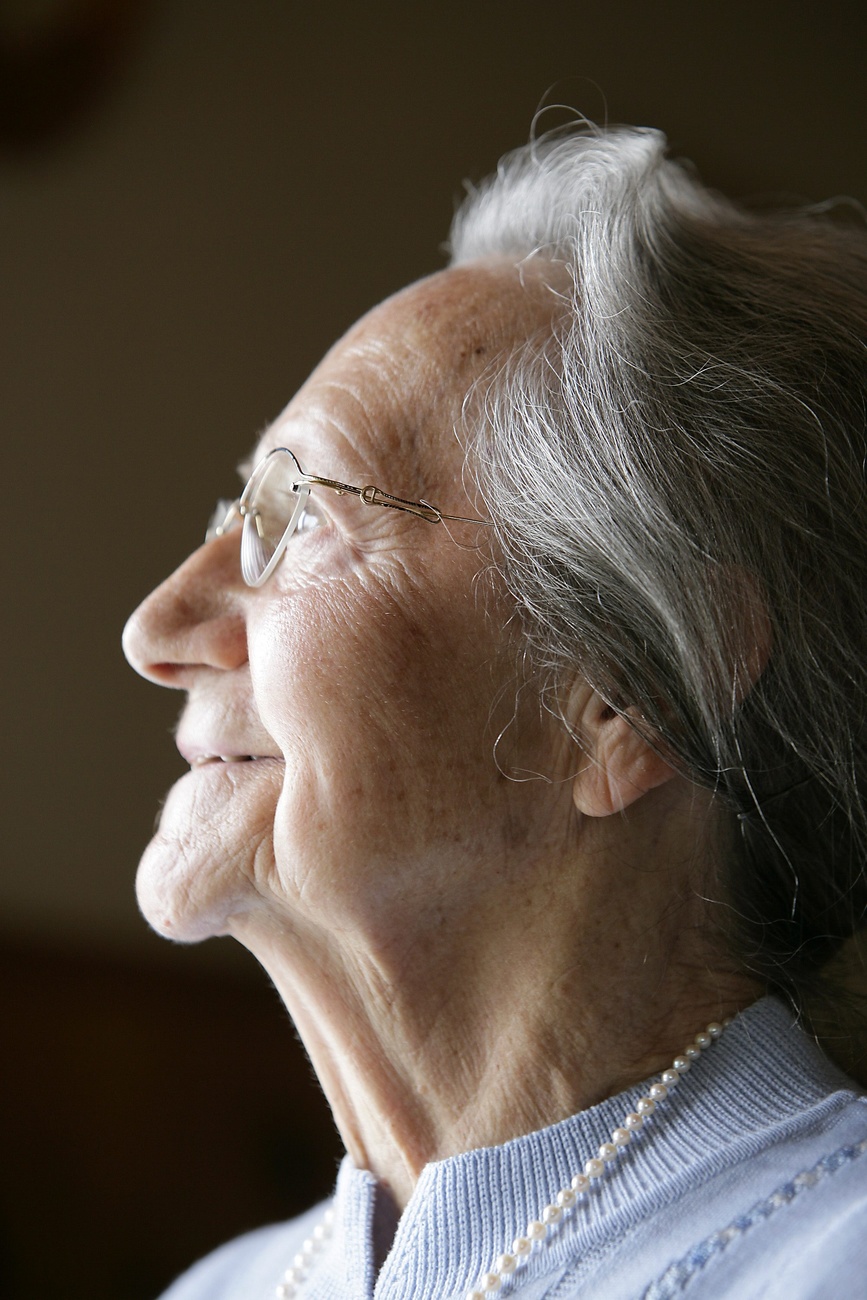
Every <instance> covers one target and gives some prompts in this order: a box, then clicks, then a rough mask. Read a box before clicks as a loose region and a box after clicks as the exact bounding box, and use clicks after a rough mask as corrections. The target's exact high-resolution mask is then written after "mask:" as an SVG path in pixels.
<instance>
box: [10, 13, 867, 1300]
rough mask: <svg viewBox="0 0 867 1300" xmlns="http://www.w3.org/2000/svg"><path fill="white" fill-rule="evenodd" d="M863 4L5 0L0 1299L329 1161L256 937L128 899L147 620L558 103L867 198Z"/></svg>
mask: <svg viewBox="0 0 867 1300" xmlns="http://www.w3.org/2000/svg"><path fill="white" fill-rule="evenodd" d="M865 13H867V8H865V6H864V5H863V4H862V3H860V2H859V3H856V2H855V0H852V3H843V2H840V0H837V2H836V3H835V2H834V0H826V2H825V3H823V4H821V5H820V4H818V3H815V4H798V3H796V2H792V3H764V4H763V3H761V0H756V2H754V3H743V2H741V0H732V2H730V3H727V4H726V5H719V4H714V5H710V4H696V3H695V0H690V2H689V3H675V4H668V5H648V4H647V3H646V0H624V3H621V4H618V5H614V4H609V5H604V6H603V5H599V4H595V5H593V4H581V5H579V4H575V3H572V4H558V3H551V0H536V2H535V3H533V4H520V3H514V2H511V0H500V2H499V3H496V4H494V3H477V4H472V3H457V2H456V0H455V2H452V0H449V2H446V3H435V4H430V5H413V4H411V3H409V0H403V3H401V4H397V3H377V0H370V2H369V3H365V4H364V5H361V4H357V3H350V2H349V0H336V2H334V3H331V4H315V3H310V0H308V2H307V3H305V4H300V3H290V2H289V0H282V2H281V0H172V2H168V0H163V2H162V3H147V2H146V0H126V2H124V0H77V2H76V0H0V332H2V333H0V338H2V364H0V422H2V423H0V427H2V436H3V450H4V457H5V459H4V482H5V492H4V496H5V523H6V527H5V538H6V547H5V560H4V563H3V582H4V590H3V636H2V648H3V654H4V660H5V661H4V665H3V674H4V681H5V683H6V686H7V690H6V692H5V696H6V717H5V720H4V723H3V740H4V745H5V761H4V770H3V777H2V784H0V790H2V798H3V800H4V805H5V806H4V819H3V827H4V836H3V838H4V855H3V864H2V873H0V902H2V922H0V989H2V995H3V1003H4V1016H3V1025H2V1034H0V1102H2V1105H0V1170H2V1191H0V1295H2V1297H3V1298H4V1300H25V1298H26V1300H37V1298H38V1300H42V1297H45V1296H47V1295H54V1294H57V1295H61V1294H62V1295H63V1296H64V1297H65V1300H79V1298H81V1300H84V1297H87V1300H102V1298H103V1297H104V1298H105V1300H148V1298H149V1297H152V1296H154V1295H155V1294H156V1293H157V1292H158V1291H159V1290H160V1288H161V1287H162V1286H163V1285H165V1283H167V1282H168V1280H169V1279H170V1278H171V1276H172V1275H173V1273H174V1272H175V1271H176V1270H178V1269H180V1268H181V1267H182V1266H183V1265H184V1264H185V1263H187V1262H188V1261H189V1260H190V1259H192V1258H193V1257H194V1256H195V1255H197V1254H199V1253H201V1252H203V1251H205V1250H207V1249H208V1248H210V1247H212V1246H214V1245H216V1244H217V1242H218V1241H219V1240H221V1239H224V1238H225V1237H226V1236H228V1235H230V1234H231V1233H233V1232H236V1231H240V1230H242V1229H244V1228H246V1227H250V1226H252V1225H254V1224H256V1223H258V1222H262V1221H264V1220H267V1219H268V1218H276V1217H282V1216H285V1215H287V1214H289V1213H292V1212H294V1211H295V1210H297V1209H299V1208H301V1207H302V1206H303V1205H304V1204H306V1203H307V1202H309V1200H311V1199H312V1198H313V1197H315V1196H318V1195H319V1194H321V1193H323V1192H324V1191H325V1190H327V1188H328V1186H329V1185H330V1182H331V1179H332V1177H333V1172H334V1161H335V1158H336V1153H337V1144H336V1141H335V1139H334V1135H333V1132H332V1130H331V1127H330V1123H329V1121H328V1118H327V1116H326V1115H325V1113H324V1110H323V1107H322V1103H321V1101H320V1099H319V1097H318V1093H317V1091H316V1088H315V1085H314V1084H313V1083H312V1082H311V1079H310V1074H309V1068H308V1066H307V1064H306V1062H305V1060H304V1058H303V1054H302V1053H301V1051H300V1048H299V1047H298V1045H297V1043H296V1042H295V1040H294V1036H293V1033H292V1030H291V1027H290V1026H289V1025H288V1022H287V1021H286V1018H285V1016H284V1014H283V1012H282V1011H281V1009H280V1007H279V1005H278V1002H277V998H276V995H275V994H274V993H273V991H272V990H271V989H270V987H269V986H268V984H267V981H266V980H265V978H264V976H263V975H262V974H261V973H259V972H258V971H257V969H256V967H255V964H254V963H253V961H252V959H251V958H249V957H248V956H246V954H241V953H240V952H237V953H236V952H235V951H234V950H233V949H232V947H231V946H230V944H229V943H228V942H223V943H216V942H215V943H210V944H205V945H203V946H202V947H200V948H195V949H189V950H187V949H181V948H173V947H171V946H170V945H169V944H167V943H165V942H164V941H162V940H159V939H157V938H156V937H155V936H152V935H150V934H149V933H148V931H147V930H146V928H145V926H144V923H143V922H142V921H141V920H140V918H139V917H138V915H137V913H136V909H135V904H134V900H133V893H132V881H133V874H134V869H135V864H136V861H137V857H138V854H139V852H140V850H141V848H142V846H143V845H144V843H145V842H146V840H147V838H148V836H149V833H150V828H151V825H152V820H153V817H154V813H155V810H156V808H157V804H158V801H159V799H160V797H161V795H162V794H163V793H164V792H165V790H166V789H167V787H168V786H169V784H170V783H171V782H172V780H173V779H174V778H175V776H176V775H177V774H179V772H180V771H181V770H182V764H181V762H180V760H179V759H178V757H177V755H176V753H175V751H174V747H173V744H172V742H171V739H170V737H169V728H170V726H171V724H172V722H173V720H174V718H175V715H176V711H177V708H178V703H179V701H178V699H177V698H176V697H173V696H171V695H170V694H169V693H167V692H160V691H159V690H157V689H156V688H155V687H150V686H147V685H146V684H144V683H142V682H139V681H138V680H136V679H135V678H134V677H133V675H132V673H131V672H130V671H129V670H128V669H127V668H126V667H125V665H124V663H123V660H122V657H121V654H120V645H119V637H120V630H121V627H122V624H123V621H124V619H125V617H126V615H127V614H128V613H129V611H130V610H131V609H132V607H133V606H134V605H135V604H136V603H137V602H138V600H139V599H140V598H141V597H142V596H143V595H144V594H145V593H146V592H147V591H148V590H149V589H150V588H151V587H152V586H153V585H154V584H155V583H156V582H157V580H158V579H160V578H161V577H162V576H163V575H164V574H165V573H166V572H167V571H168V570H169V569H170V568H171V567H173V565H174V564H175V563H176V562H177V561H178V560H179V559H180V558H181V557H182V556H183V555H184V554H185V553H186V552H187V551H188V550H189V549H190V548H191V547H192V546H194V545H195V544H197V543H198V541H199V540H200V537H201V533H202V529H203V527H204V523H205V521H206V518H207V515H208V512H209V509H210V507H211V504H212V502H213V499H214V498H215V497H216V496H218V495H226V494H230V493H232V492H233V491H234V490H235V489H234V482H235V477H234V465H235V462H236V461H237V459H238V458H239V457H240V456H241V455H242V454H246V453H247V452H248V451H249V449H250V447H251V445H252V443H253V441H254V437H255V435H256V434H257V433H258V431H259V430H260V429H261V427H262V425H263V424H264V423H265V422H266V421H268V420H269V419H271V418H272V417H273V416H275V415H276V414H277V413H278V411H279V410H280V409H281V408H282V406H283V405H284V403H285V402H286V400H287V399H288V397H289V396H290V394H291V393H292V391H293V390H294V389H295V388H296V387H297V385H298V384H299V383H300V382H301V381H302V380H303V378H304V377H305V375H306V373H307V372H308V371H309V369H310V368H311V366H312V365H313V363H314V362H315V361H316V359H317V358H318V356H319V355H320V354H321V353H322V351H323V350H324V349H325V347H326V346H327V345H328V344H329V343H330V342H331V341H332V340H333V339H334V338H335V337H336V336H337V335H338V334H339V333H340V332H342V331H343V329H344V328H345V327H346V326H347V325H349V323H350V322H351V321H352V320H353V319H354V318H355V317H357V316H358V315H359V314H360V313H361V312H362V311H364V310H365V309H366V308H367V307H368V306H370V305H371V304H372V303H374V302H375V301H377V300H378V299H380V298H382V297H383V296H384V295H386V294H388V293H389V292H391V291H392V290H394V289H396V288H398V287H399V286H401V285H403V284H405V283H406V282H407V281H409V280H412V279H414V278H416V277H418V276H419V275H422V274H424V273H426V272H429V271H432V270H435V269H437V268H438V267H440V266H441V265H442V260H443V259H442V254H441V251H440V245H441V242H442V240H443V239H444V238H445V235H446V231H447V228H448V224H449V219H450V217H451V214H452V211H453V208H454V204H455V202H456V199H457V198H458V196H459V195H460V193H461V183H462V180H463V179H464V178H474V179H479V178H480V177H481V176H483V175H484V174H485V173H486V172H488V171H489V170H490V169H491V168H492V167H493V166H494V165H495V163H496V160H497V158H498V156H499V155H500V154H501V153H502V152H504V151H505V150H506V149H508V148H511V147H513V146H515V145H517V144H520V143H522V142H523V141H524V140H525V139H526V138H527V135H528V132H529V129H530V123H531V119H532V117H533V115H534V113H535V111H536V109H537V108H538V106H539V105H540V103H541V102H542V101H543V99H545V98H546V97H547V99H548V100H549V101H551V102H556V101H558V100H566V101H568V102H570V103H572V104H574V105H576V106H577V107H578V108H580V109H581V110H582V111H583V112H585V113H586V114H587V115H588V116H590V117H592V118H594V119H597V120H603V119H605V118H606V117H607V118H608V119H609V120H611V121H631V122H635V123H639V124H644V125H658V126H661V127H662V128H664V129H665V130H666V131H667V133H668V135H669V137H670V139H671V142H672V146H673V148H674V149H675V151H676V152H677V153H680V154H685V155H686V156H688V157H690V158H692V159H693V160H694V161H695V163H696V164H697V166H698V168H699V170H700V172H701V174H702V175H703V177H704V178H705V179H706V180H707V181H708V182H710V183H711V184H713V185H716V186H719V187H720V188H723V189H725V190H727V191H729V192H731V193H733V194H735V195H741V196H759V195H766V194H773V193H780V192H783V193H785V194H788V195H791V196H794V197H803V198H806V199H823V198H827V197H829V196H832V195H837V194H841V193H847V194H850V195H854V196H855V197H856V198H858V199H860V200H861V201H865V200H867V164H865V155H864V136H863V124H864V121H865V117H867V78H865V67H864V52H865V37H867V24H865V17H864V15H865ZM546 120H547V119H546ZM554 120H555V119H553V118H552V119H551V121H552V122H553V121H554Z"/></svg>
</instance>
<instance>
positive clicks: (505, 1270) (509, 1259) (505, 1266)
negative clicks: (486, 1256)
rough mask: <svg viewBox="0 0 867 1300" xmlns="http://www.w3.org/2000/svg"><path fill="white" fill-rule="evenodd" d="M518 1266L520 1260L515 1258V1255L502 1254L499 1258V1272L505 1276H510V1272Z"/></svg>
mask: <svg viewBox="0 0 867 1300" xmlns="http://www.w3.org/2000/svg"><path fill="white" fill-rule="evenodd" d="M517 1267H518V1261H517V1260H516V1259H515V1256H514V1255H501V1256H500V1258H499V1259H498V1260H497V1272H498V1273H502V1274H503V1276H504V1277H508V1275H509V1274H510V1273H514V1271H515V1269H516V1268H517Z"/></svg>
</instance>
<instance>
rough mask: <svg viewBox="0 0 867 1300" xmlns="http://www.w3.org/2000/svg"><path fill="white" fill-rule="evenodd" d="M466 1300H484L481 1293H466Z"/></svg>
mask: <svg viewBox="0 0 867 1300" xmlns="http://www.w3.org/2000/svg"><path fill="white" fill-rule="evenodd" d="M467 1300H485V1297H484V1296H483V1295H482V1293H481V1291H468V1292H467Z"/></svg>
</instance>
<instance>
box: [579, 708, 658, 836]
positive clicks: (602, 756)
mask: <svg viewBox="0 0 867 1300" xmlns="http://www.w3.org/2000/svg"><path fill="white" fill-rule="evenodd" d="M580 695H581V696H583V699H582V700H581V704H580V716H576V728H577V731H578V733H579V734H580V736H581V739H582V742H583V748H584V753H585V756H586V762H585V765H584V767H583V768H582V769H581V771H580V772H579V773H578V774H577V776H575V777H574V778H573V782H572V799H573V801H574V804H575V807H576V808H577V809H578V811H579V812H581V813H584V815H585V816H586V817H608V816H610V815H611V813H616V812H622V811H623V810H624V808H628V807H629V805H630V804H632V803H635V801H636V800H637V799H640V798H641V796H642V795H643V794H647V792H648V791H649V790H654V789H656V787H657V786H660V785H664V784H665V783H666V781H670V780H671V779H672V778H673V777H674V776H675V775H676V774H675V771H674V768H673V767H671V765H670V764H669V763H667V762H666V760H665V759H664V758H663V757H662V756H661V755H660V754H659V753H657V751H656V750H655V749H654V748H653V746H652V745H651V744H649V743H648V741H647V740H645V738H644V737H643V736H642V735H641V732H640V730H638V729H636V726H635V725H634V723H633V722H632V721H631V720H630V714H634V716H635V719H636V721H637V720H638V714H637V711H636V710H634V709H627V710H626V713H625V715H624V714H620V713H617V712H616V711H615V710H614V709H612V708H611V706H610V705H608V704H606V703H605V701H604V700H603V699H602V698H601V697H600V696H599V695H597V693H596V692H595V691H593V690H591V688H590V687H589V686H587V685H586V684H585V685H584V688H583V689H582V690H581V691H580ZM573 701H574V696H573Z"/></svg>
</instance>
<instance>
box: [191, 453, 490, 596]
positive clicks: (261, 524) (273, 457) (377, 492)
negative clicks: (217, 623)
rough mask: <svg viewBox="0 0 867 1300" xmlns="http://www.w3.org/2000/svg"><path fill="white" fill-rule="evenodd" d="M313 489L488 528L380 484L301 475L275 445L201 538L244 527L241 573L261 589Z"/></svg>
mask: <svg viewBox="0 0 867 1300" xmlns="http://www.w3.org/2000/svg"><path fill="white" fill-rule="evenodd" d="M311 487H324V488H330V489H331V491H332V492H336V493H337V495H338V496H343V495H344V494H345V493H347V492H348V493H351V494H352V495H353V496H356V497H359V498H360V500H362V501H363V502H364V504H365V505H366V506H383V507H384V508H385V509H386V510H403V511H405V512H406V513H407V514H411V515H417V516H418V518H419V519H426V520H427V522H428V523H431V524H440V523H442V522H443V520H449V521H452V522H454V523H463V524H483V525H484V526H485V527H490V520H487V519H468V518H467V517H466V516H464V515H446V514H443V512H442V511H441V510H438V509H437V508H436V506H432V505H431V504H430V502H428V501H407V500H405V499H404V497H396V496H392V494H391V493H390V492H383V490H382V488H378V487H373V486H368V487H353V486H352V484H351V483H340V482H338V481H337V480H336V479H332V478H320V477H319V475H318V474H305V473H304V472H303V470H302V469H301V466H300V465H299V464H298V461H297V460H296V458H295V456H293V454H292V452H291V451H290V450H289V448H288V447H275V449H274V450H273V451H269V452H268V455H267V456H265V457H264V458H263V459H262V460H260V461H259V464H258V465H257V466H256V468H255V469H254V470H253V473H252V474H251V475H250V477H249V479H248V480H247V486H246V487H245V488H244V491H243V492H242V493H241V495H240V497H239V498H238V500H237V501H219V502H217V507H216V510H215V511H214V513H213V515H212V516H211V522H210V524H209V525H208V531H207V533H206V534H205V540H206V541H211V540H213V539H214V538H215V537H222V536H223V535H224V534H225V533H228V532H231V531H232V529H233V528H236V527H237V526H238V525H239V524H240V525H241V526H242V528H243V531H242V533H241V574H242V576H243V578H244V581H245V582H246V584H247V586H248V587H261V586H262V584H263V583H265V582H267V581H268V579H269V578H270V576H271V574H272V573H273V572H274V570H275V569H276V567H277V565H278V564H279V562H280V559H281V557H282V555H283V552H284V551H285V550H286V546H287V543H288V542H289V539H290V538H291V536H292V534H293V533H294V532H295V531H296V530H298V529H299V528H303V527H304V519H305V505H306V502H307V498H308V496H309V495H310V489H311Z"/></svg>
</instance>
